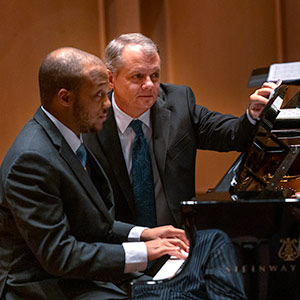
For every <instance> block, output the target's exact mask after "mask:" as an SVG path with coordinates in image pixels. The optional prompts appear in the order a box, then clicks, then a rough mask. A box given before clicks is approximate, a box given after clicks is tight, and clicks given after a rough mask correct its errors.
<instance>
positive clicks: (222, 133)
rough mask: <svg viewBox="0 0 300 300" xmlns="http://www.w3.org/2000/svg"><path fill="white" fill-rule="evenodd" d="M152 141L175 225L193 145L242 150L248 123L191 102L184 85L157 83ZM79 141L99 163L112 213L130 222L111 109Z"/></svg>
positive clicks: (187, 192)
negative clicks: (110, 195) (94, 130)
mask: <svg viewBox="0 0 300 300" xmlns="http://www.w3.org/2000/svg"><path fill="white" fill-rule="evenodd" d="M151 121H152V132H153V136H152V138H153V146H154V155H155V158H156V163H157V166H158V171H159V175H160V178H161V181H162V185H163V189H164V193H165V196H166V200H167V206H168V208H169V212H170V214H171V215H172V217H173V224H174V225H176V226H181V225H182V224H181V211H180V201H183V200H188V199H190V198H191V197H193V196H195V157H196V151H197V149H207V150H216V151H230V150H237V151H242V150H244V149H245V147H246V145H247V143H248V140H249V136H250V135H251V133H252V131H253V128H254V126H253V125H251V123H250V122H249V120H248V118H247V116H246V115H243V116H241V117H240V118H236V117H234V116H232V115H224V114H220V113H217V112H212V111H209V110H208V109H207V108H205V107H203V106H200V105H196V104H195V97H194V94H193V92H192V90H191V89H190V88H189V87H186V86H178V85H172V84H161V86H160V93H159V97H158V99H157V101H156V103H155V104H154V106H153V107H152V108H151ZM84 139H85V142H86V143H87V145H89V147H90V149H91V150H92V152H93V153H94V155H95V157H96V158H97V159H98V161H99V162H100V163H101V165H102V167H103V168H104V170H105V172H106V174H107V175H108V177H109V180H110V183H111V185H112V188H113V192H114V199H115V207H116V219H117V220H122V221H126V222H131V223H133V224H134V223H135V215H136V213H135V204H134V198H133V191H132V187H131V184H130V179H129V176H128V172H127V169H126V165H125V161H124V158H123V153H122V149H121V145H120V140H119V136H118V132H117V125H116V122H115V119H114V114H113V110H112V109H110V111H109V115H108V118H107V120H106V122H105V123H104V126H103V129H102V130H101V131H100V132H99V133H98V134H87V135H86V136H85V137H84Z"/></svg>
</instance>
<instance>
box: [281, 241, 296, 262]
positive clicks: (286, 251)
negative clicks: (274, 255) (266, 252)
mask: <svg viewBox="0 0 300 300" xmlns="http://www.w3.org/2000/svg"><path fill="white" fill-rule="evenodd" d="M297 242H298V241H297V239H290V238H286V239H280V243H282V245H281V247H280V249H279V251H278V256H279V257H280V258H281V259H283V260H284V261H295V260H296V259H297V258H298V257H299V256H300V251H299V249H298V247H297Z"/></svg>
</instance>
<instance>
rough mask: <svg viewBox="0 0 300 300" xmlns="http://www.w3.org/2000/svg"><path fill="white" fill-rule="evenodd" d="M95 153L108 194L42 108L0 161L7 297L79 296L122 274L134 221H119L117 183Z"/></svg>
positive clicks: (0, 241)
mask: <svg viewBox="0 0 300 300" xmlns="http://www.w3.org/2000/svg"><path fill="white" fill-rule="evenodd" d="M89 156H90V157H89V160H90V161H91V164H92V165H93V170H94V171H93V172H94V177H95V179H97V181H98V182H101V186H102V191H101V192H100V191H98V190H97V189H96V187H95V185H94V184H93V183H92V181H91V179H90V177H89V175H88V173H87V172H85V171H84V170H83V168H82V166H81V164H80V162H79V160H78V159H77V157H76V155H75V154H74V153H73V152H72V150H71V148H70V147H69V145H68V144H67V143H66V141H65V140H64V138H63V137H62V135H61V134H60V132H59V131H58V130H57V128H56V127H55V126H54V124H53V123H52V122H51V121H50V120H49V119H48V117H47V116H46V115H45V114H44V113H43V111H42V110H41V109H40V108H39V109H38V111H37V112H36V114H35V115H34V118H33V119H32V120H30V121H29V122H28V123H27V124H26V126H25V127H24V129H23V130H22V131H21V133H20V134H19V136H18V137H17V139H16V140H15V142H14V144H13V145H12V147H11V148H10V150H9V151H8V153H7V155H6V157H5V159H4V161H3V164H2V165H1V190H0V192H1V198H0V236H1V238H0V298H1V295H2V296H3V297H4V298H6V297H7V298H9V299H15V298H16V299H67V298H68V299H75V298H76V295H80V294H82V291H91V290H93V289H95V291H97V290H99V287H98V286H99V285H100V286H101V283H100V282H97V284H96V285H94V281H109V282H114V283H117V284H118V283H120V282H121V281H122V280H123V278H124V274H123V271H124V263H125V253H124V250H123V247H122V245H121V243H122V242H124V241H126V240H127V236H128V233H129V231H130V230H131V228H132V227H133V225H129V224H125V223H121V222H116V221H114V215H113V214H114V213H113V211H114V205H113V200H112V192H111V188H110V185H109V184H108V182H107V179H106V176H105V175H104V174H103V172H102V170H101V168H100V166H99V165H98V164H97V162H96V160H95V159H94V158H93V157H92V155H89ZM105 203H106V204H105ZM10 297H11V298H10ZM18 297H19V298H18ZM92 298H93V297H92V296H90V297H88V299H92ZM96 298H97V299H100V298H101V296H100V298H99V294H97V297H96ZM1 299H2V298H1ZM80 299H81V298H80ZM101 299H105V297H104V296H103V297H102V298H101Z"/></svg>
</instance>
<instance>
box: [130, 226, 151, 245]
mask: <svg viewBox="0 0 300 300" xmlns="http://www.w3.org/2000/svg"><path fill="white" fill-rule="evenodd" d="M145 229H148V228H147V227H141V226H135V227H133V228H132V229H131V230H130V231H129V234H128V242H139V241H140V237H141V234H142V232H143V231H144V230H145Z"/></svg>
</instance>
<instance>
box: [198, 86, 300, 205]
mask: <svg viewBox="0 0 300 300" xmlns="http://www.w3.org/2000/svg"><path fill="white" fill-rule="evenodd" d="M286 91H287V86H286V85H281V86H279V87H278V88H277V89H275V91H274V94H273V96H272V97H271V99H270V100H269V102H268V104H267V105H266V106H265V108H264V110H263V111H262V113H261V115H260V118H259V119H258V120H257V122H256V128H255V131H254V134H253V136H252V137H251V138H250V139H249V140H250V142H249V145H248V147H247V150H246V151H245V152H244V153H242V154H241V155H240V156H239V157H238V159H237V160H236V161H235V162H234V164H233V165H232V166H231V167H230V169H229V170H228V171H227V173H226V174H225V176H224V177H223V178H222V179H221V181H220V182H219V183H218V184H217V186H216V187H215V188H214V189H211V190H209V191H208V194H209V199H213V198H220V197H219V196H220V195H215V194H214V193H223V195H222V198H224V197H225V194H226V193H227V194H228V195H227V196H226V197H225V198H226V199H227V200H228V199H230V198H231V199H233V200H238V199H250V198H251V199H272V198H273V199H284V198H285V197H291V196H292V195H294V194H295V192H296V191H298V190H299V189H300V188H298V187H297V186H298V185H299V186H300V156H299V157H298V154H299V148H300V109H299V110H298V108H294V109H293V108H291V107H292V106H294V107H298V106H299V102H300V100H299V97H300V96H299V93H297V94H296V95H295V96H294V97H293V98H292V99H291V100H290V101H289V102H288V104H287V105H286V106H285V108H284V109H280V105H281V103H282V102H283V99H284V97H285V94H286ZM286 107H288V108H286ZM295 183H296V184H295ZM204 199H205V196H204Z"/></svg>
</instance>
